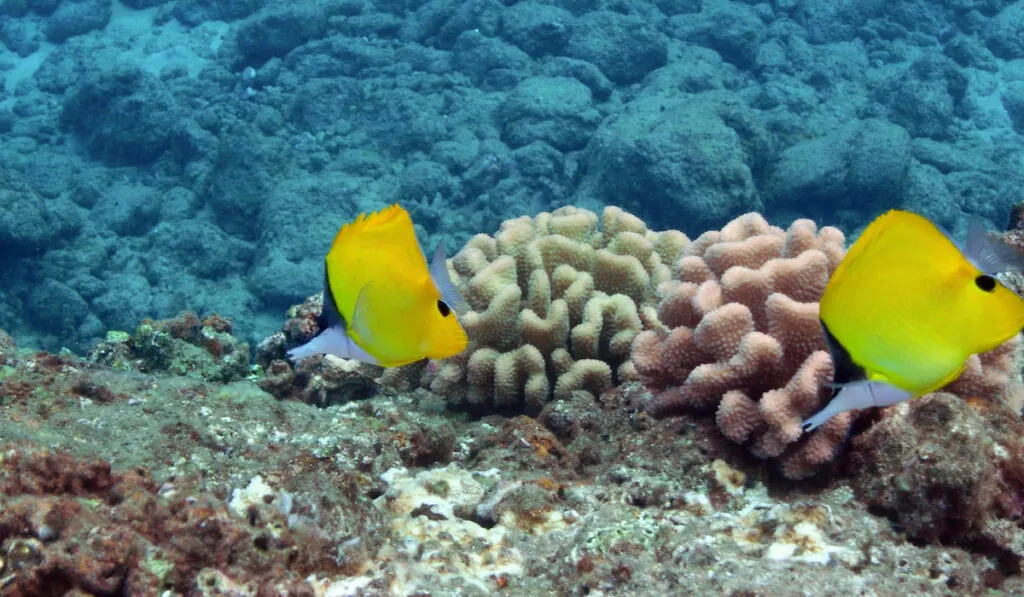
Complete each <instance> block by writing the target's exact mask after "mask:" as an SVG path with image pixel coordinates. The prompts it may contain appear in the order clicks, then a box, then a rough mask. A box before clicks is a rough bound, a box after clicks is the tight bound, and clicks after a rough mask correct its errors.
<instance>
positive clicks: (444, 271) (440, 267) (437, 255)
mask: <svg viewBox="0 0 1024 597" xmlns="http://www.w3.org/2000/svg"><path fill="white" fill-rule="evenodd" d="M430 279H431V280H433V281H434V287H435V288H437V292H439V293H440V294H441V300H442V301H444V302H445V304H446V305H448V308H449V309H451V310H452V311H455V313H456V314H458V315H461V314H462V313H465V312H466V310H467V309H468V308H469V305H468V304H467V303H466V301H465V299H463V298H462V294H461V293H460V292H459V289H458V288H456V287H455V283H454V282H452V279H451V277H450V276H449V275H448V257H447V256H446V255H445V253H444V241H438V243H437V248H436V249H434V257H433V258H431V260H430Z"/></svg>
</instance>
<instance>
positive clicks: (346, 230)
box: [331, 203, 412, 249]
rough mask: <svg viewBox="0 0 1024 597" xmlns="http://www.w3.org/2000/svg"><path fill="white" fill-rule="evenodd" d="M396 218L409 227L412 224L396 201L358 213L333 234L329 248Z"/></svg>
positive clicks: (406, 213)
mask: <svg viewBox="0 0 1024 597" xmlns="http://www.w3.org/2000/svg"><path fill="white" fill-rule="evenodd" d="M396 219H398V220H402V223H403V224H407V225H408V226H410V227H411V226H412V220H411V219H409V214H408V212H406V211H405V210H404V209H402V206H400V205H398V204H397V203H395V204H393V205H389V206H387V207H385V208H383V209H381V210H379V211H375V212H370V213H366V212H363V213H360V214H359V216H358V217H357V218H356V219H355V220H353V221H351V222H349V223H348V224H345V225H344V226H342V227H341V228H340V229H339V230H338V233H337V234H335V235H334V242H332V243H331V249H334V248H335V247H336V246H338V245H340V244H341V243H343V242H344V241H345V239H347V238H351V237H353V236H358V235H360V234H362V233H363V232H365V231H367V230H371V229H373V228H378V227H381V226H386V225H388V224H391V223H393V222H394V221H395V220H396Z"/></svg>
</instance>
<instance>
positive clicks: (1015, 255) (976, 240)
mask: <svg viewBox="0 0 1024 597" xmlns="http://www.w3.org/2000/svg"><path fill="white" fill-rule="evenodd" d="M963 254H964V258H965V259H967V261H970V262H971V265H973V266H974V267H976V268H978V269H979V270H981V271H982V272H983V273H986V274H988V275H990V276H994V275H995V274H999V273H1002V272H1010V271H1015V272H1020V271H1024V254H1022V253H1021V252H1020V251H1018V250H1017V249H1015V248H1014V247H1012V246H1011V245H1009V244H1007V243H1006V242H1005V241H1003V239H1001V238H999V237H998V236H996V235H995V234H992V233H990V232H989V231H988V230H986V229H985V223H984V222H983V221H982V219H981V218H980V217H978V216H977V215H973V216H971V220H970V222H969V223H968V225H967V240H966V242H965V243H964V247H963Z"/></svg>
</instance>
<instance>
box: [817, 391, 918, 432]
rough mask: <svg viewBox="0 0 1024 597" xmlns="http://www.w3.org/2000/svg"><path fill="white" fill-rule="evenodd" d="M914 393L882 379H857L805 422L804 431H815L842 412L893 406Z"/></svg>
mask: <svg viewBox="0 0 1024 597" xmlns="http://www.w3.org/2000/svg"><path fill="white" fill-rule="evenodd" d="M912 396H913V394H911V393H910V392H907V391H906V390H901V389H900V388H897V387H896V386H893V385H890V384H887V383H883V382H880V381H857V382H854V383H849V384H845V385H843V386H842V387H841V388H840V389H839V393H837V394H836V395H835V397H834V398H832V400H831V401H830V402H829V403H828V404H826V405H825V408H823V409H821V410H820V411H818V412H817V413H815V414H814V415H813V416H811V417H810V418H808V419H807V420H806V421H804V422H803V429H804V431H813V430H814V429H816V428H817V427H819V426H820V425H822V424H824V423H825V422H826V421H828V420H829V419H831V418H832V417H834V416H836V415H838V414H839V413H841V412H846V411H848V410H855V409H858V410H859V409H864V408H872V407H883V406H892V405H893V404H898V403H900V402H903V401H904V400H908V399H909V398H911V397H912Z"/></svg>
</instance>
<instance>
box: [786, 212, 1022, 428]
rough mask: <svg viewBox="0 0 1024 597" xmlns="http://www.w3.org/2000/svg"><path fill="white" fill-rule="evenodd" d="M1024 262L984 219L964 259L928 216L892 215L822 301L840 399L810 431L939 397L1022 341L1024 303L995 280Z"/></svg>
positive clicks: (867, 233) (877, 224)
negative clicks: (966, 372) (995, 352)
mask: <svg viewBox="0 0 1024 597" xmlns="http://www.w3.org/2000/svg"><path fill="white" fill-rule="evenodd" d="M1020 263H1021V256H1020V255H1019V254H1017V253H1016V252H1015V251H1014V250H1013V249H1012V247H1009V246H1007V245H1005V244H1004V243H1002V242H1001V241H1000V240H998V239H996V238H993V237H991V236H989V235H988V234H987V233H985V231H984V228H983V227H982V226H981V225H980V223H979V221H977V220H976V221H974V222H972V226H971V228H970V230H969V231H968V239H967V242H966V243H965V247H964V249H963V250H961V248H960V247H958V246H957V245H956V244H955V243H954V242H953V240H951V239H950V238H949V237H948V236H946V234H944V233H943V232H942V230H940V229H939V228H938V227H936V226H935V225H934V224H933V223H932V222H930V221H929V220H928V219H927V218H924V217H922V216H920V215H917V214H914V213H911V212H907V211H900V210H891V211H889V212H887V213H885V214H883V215H882V216H879V217H878V218H877V219H875V220H874V221H873V222H872V223H871V224H870V225H869V226H868V227H867V228H866V229H865V230H864V232H863V234H861V236H860V238H858V239H857V241H856V242H855V243H853V245H852V246H851V247H850V250H849V251H848V252H847V254H846V257H845V258H844V259H843V261H842V263H840V265H839V267H837V268H836V271H835V272H834V273H833V274H832V277H831V278H830V279H829V283H828V286H827V287H826V288H825V294H824V295H823V296H822V298H821V303H820V318H821V323H822V327H823V328H824V331H825V334H826V338H827V340H828V344H829V352H830V353H831V354H832V360H833V363H834V364H835V368H836V375H835V379H834V385H835V386H836V387H837V388H838V390H839V391H838V393H837V394H836V395H835V396H834V397H833V399H832V401H831V402H830V403H828V404H827V405H826V407H825V408H824V409H822V410H821V411H820V412H818V413H817V414H815V415H814V416H813V417H811V418H809V419H807V421H805V422H804V428H805V429H808V430H810V429H814V428H815V427H817V426H819V425H821V424H823V423H824V422H825V421H827V420H828V419H829V418H831V417H832V416H834V415H835V414H837V413H839V412H843V411H845V410H851V409H859V408H868V407H872V406H889V405H891V404H896V403H897V402H900V401H902V400H906V399H907V398H913V397H916V396H921V395H923V394H927V393H929V392H933V391H935V390H938V389H939V388H941V387H943V386H945V385H946V384H948V383H950V382H952V381H953V380H955V379H956V378H957V377H959V376H960V373H961V372H962V371H963V369H964V364H965V363H966V361H967V357H969V356H970V355H972V354H976V353H980V352H985V351H988V350H991V349H993V348H995V347H996V346H998V345H1000V344H1002V343H1003V342H1005V341H1007V340H1009V339H1010V338H1012V337H1013V336H1014V335H1016V334H1018V333H1019V332H1020V331H1021V328H1022V327H1024V300H1022V299H1021V298H1020V297H1019V296H1017V295H1016V294H1014V293H1013V292H1012V291H1011V290H1009V289H1008V288H1006V287H1005V286H1003V285H1002V284H1001V283H1000V282H999V281H998V280H997V279H996V278H995V277H993V275H992V274H993V273H996V272H998V271H1005V270H1006V269H1016V268H1019V267H1020ZM976 264H980V266H981V267H984V268H986V269H988V270H990V271H982V269H981V267H979V265H976Z"/></svg>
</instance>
